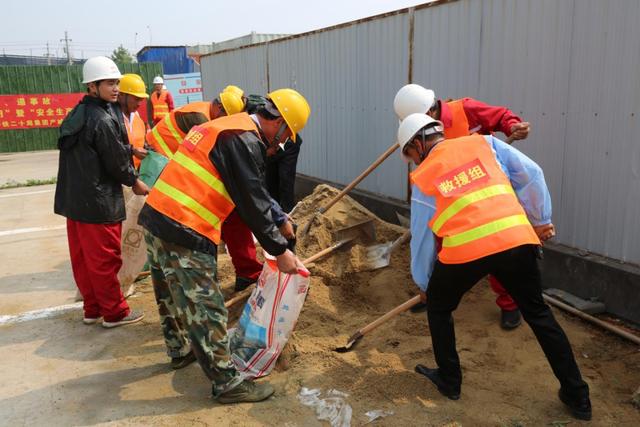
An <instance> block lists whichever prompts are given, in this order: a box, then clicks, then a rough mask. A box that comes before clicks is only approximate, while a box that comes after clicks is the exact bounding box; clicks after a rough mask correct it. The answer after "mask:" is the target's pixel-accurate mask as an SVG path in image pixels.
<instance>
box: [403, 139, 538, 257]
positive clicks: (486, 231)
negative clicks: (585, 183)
mask: <svg viewBox="0 0 640 427" xmlns="http://www.w3.org/2000/svg"><path fill="white" fill-rule="evenodd" d="M460 144H464V147H465V150H459V147H460ZM411 180H412V183H413V184H414V185H415V186H417V187H418V189H420V190H421V191H422V192H423V193H424V194H426V195H428V196H431V197H433V198H434V199H435V204H436V212H435V214H434V215H433V217H432V219H431V221H430V223H429V226H430V228H431V230H432V231H433V233H434V234H436V235H437V236H438V237H440V238H442V248H441V249H440V251H439V253H438V258H439V259H440V261H441V262H442V263H444V264H462V263H466V262H470V261H474V260H477V259H480V258H483V257H486V256H489V255H491V254H494V253H498V252H502V251H505V250H508V249H511V248H514V247H516V246H520V245H525V244H540V241H539V240H538V237H537V236H536V234H535V232H534V230H533V227H532V226H531V224H530V223H529V220H528V219H527V216H526V214H525V212H524V209H523V208H522V206H521V205H520V203H519V201H518V198H517V197H516V194H515V192H514V191H513V188H512V186H511V182H510V181H509V178H508V177H507V176H506V175H505V174H504V172H503V171H502V169H501V167H500V165H499V164H498V162H497V160H496V159H495V155H494V153H493V151H492V149H491V147H490V146H489V144H488V143H487V141H486V140H485V138H484V137H483V136H481V135H470V136H466V137H462V138H457V139H452V140H444V141H442V142H440V143H439V144H438V145H436V146H435V147H434V148H433V150H432V151H431V152H430V153H429V155H428V156H427V158H426V159H425V160H424V161H423V162H422V164H420V166H419V167H418V169H416V170H415V171H414V172H413V173H412V174H411ZM425 226H426V225H425Z"/></svg>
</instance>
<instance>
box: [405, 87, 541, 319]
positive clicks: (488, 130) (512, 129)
mask: <svg viewBox="0 0 640 427" xmlns="http://www.w3.org/2000/svg"><path fill="white" fill-rule="evenodd" d="M393 108H394V110H395V112H396V115H397V116H398V119H400V120H404V119H405V118H406V117H407V116H409V115H410V114H413V113H422V114H427V115H429V116H430V117H432V118H434V119H436V120H439V121H440V122H442V124H443V125H444V137H445V138H447V139H451V138H459V137H461V136H467V135H471V134H473V133H479V134H481V135H491V134H493V133H495V132H502V133H504V134H505V135H506V136H507V137H508V140H507V141H508V142H509V143H510V142H512V141H513V140H520V139H526V138H527V136H528V135H529V131H530V125H529V123H527V122H523V121H522V119H520V117H518V116H517V115H515V114H514V113H513V112H512V111H511V110H509V109H508V108H506V107H501V106H494V105H488V104H485V103H483V102H480V101H477V100H475V99H472V98H462V99H458V100H454V101H447V102H445V101H442V100H440V99H436V97H435V93H434V91H433V90H431V89H425V88H424V87H422V86H420V85H417V84H408V85H405V86H403V87H402V88H401V89H400V90H399V91H398V93H397V94H396V96H395V99H394V100H393ZM489 284H490V285H491V288H492V289H493V291H494V292H495V293H496V294H497V295H498V297H497V298H496V304H497V305H498V307H500V310H501V319H500V325H501V326H502V328H503V329H507V330H509V329H515V328H517V327H518V326H519V325H520V323H521V316H520V311H519V310H518V306H517V304H516V303H515V302H514V301H513V298H511V296H509V293H508V292H507V291H506V290H505V289H504V287H503V286H502V285H501V284H500V282H499V281H498V280H497V279H496V278H495V277H493V276H489ZM420 308H422V309H424V305H421V306H418V307H416V308H415V309H414V310H413V311H418V310H420Z"/></svg>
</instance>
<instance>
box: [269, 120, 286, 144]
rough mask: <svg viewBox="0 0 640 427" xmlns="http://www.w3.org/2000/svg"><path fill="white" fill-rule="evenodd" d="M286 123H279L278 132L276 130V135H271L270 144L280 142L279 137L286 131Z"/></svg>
mask: <svg viewBox="0 0 640 427" xmlns="http://www.w3.org/2000/svg"><path fill="white" fill-rule="evenodd" d="M287 127H288V126H287V123H286V122H284V121H283V122H282V124H281V125H280V128H279V129H278V132H276V136H274V137H273V141H272V144H273V145H278V144H280V139H282V134H284V133H285V132H286V131H287Z"/></svg>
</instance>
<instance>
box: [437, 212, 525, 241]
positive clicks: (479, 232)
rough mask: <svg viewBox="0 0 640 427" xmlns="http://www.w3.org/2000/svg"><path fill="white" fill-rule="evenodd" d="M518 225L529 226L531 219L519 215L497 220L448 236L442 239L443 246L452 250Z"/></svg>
mask: <svg viewBox="0 0 640 427" xmlns="http://www.w3.org/2000/svg"><path fill="white" fill-rule="evenodd" d="M518 225H529V219H527V216H526V215H522V214H518V215H512V216H508V217H506V218H500V219H496V220H494V221H491V222H489V223H487V224H483V225H480V226H478V227H475V228H472V229H471V230H467V231H465V232H463V233H459V234H454V235H452V236H447V237H445V238H444V239H442V246H443V247H445V248H451V247H454V246H460V245H464V244H467V243H471V242H473V241H475V240H479V239H482V238H483V237H487V236H489V235H491V234H497V233H499V232H500V231H503V230H506V229H507V228H511V227H515V226H518Z"/></svg>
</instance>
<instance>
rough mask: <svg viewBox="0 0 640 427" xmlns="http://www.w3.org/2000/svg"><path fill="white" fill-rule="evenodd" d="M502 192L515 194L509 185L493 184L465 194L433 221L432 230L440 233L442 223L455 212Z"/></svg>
mask: <svg viewBox="0 0 640 427" xmlns="http://www.w3.org/2000/svg"><path fill="white" fill-rule="evenodd" d="M500 194H513V188H511V186H509V185H503V184H498V185H492V186H491V187H485V188H483V189H481V190H478V191H474V192H473V193H469V194H465V195H464V196H462V197H461V198H459V199H458V200H456V201H455V202H453V203H452V204H450V205H449V206H448V207H447V208H446V209H445V210H444V211H443V212H442V213H441V214H440V215H438V217H436V218H435V219H434V221H433V227H432V230H433V232H434V233H436V234H438V231H440V229H441V228H442V225H443V224H444V223H445V222H446V221H447V220H449V219H451V218H452V217H453V216H454V215H455V214H457V213H458V212H460V211H461V210H462V209H464V208H466V207H467V206H469V205H470V204H472V203H476V202H479V201H480V200H484V199H488V198H489V197H493V196H498V195H500Z"/></svg>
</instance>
